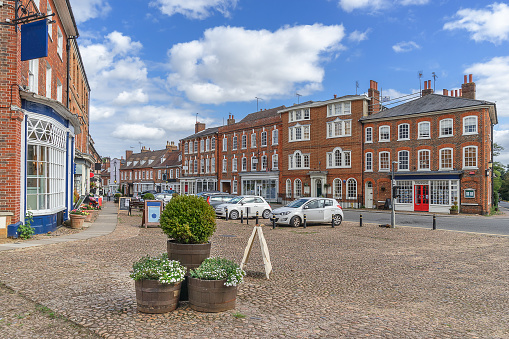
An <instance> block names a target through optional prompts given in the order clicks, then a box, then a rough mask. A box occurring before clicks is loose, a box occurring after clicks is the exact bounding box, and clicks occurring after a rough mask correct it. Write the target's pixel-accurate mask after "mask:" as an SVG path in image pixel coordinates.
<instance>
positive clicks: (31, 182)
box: [27, 178, 37, 188]
mask: <svg viewBox="0 0 509 339" xmlns="http://www.w3.org/2000/svg"><path fill="white" fill-rule="evenodd" d="M27 188H37V179H36V178H27Z"/></svg>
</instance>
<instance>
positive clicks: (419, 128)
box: [417, 121, 431, 139]
mask: <svg viewBox="0 0 509 339" xmlns="http://www.w3.org/2000/svg"><path fill="white" fill-rule="evenodd" d="M424 125H427V126H428V136H422V133H421V130H422V128H423V127H422V126H424ZM417 139H431V123H430V122H429V121H421V122H420V123H418V124H417Z"/></svg>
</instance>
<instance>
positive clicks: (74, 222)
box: [69, 214, 86, 228]
mask: <svg viewBox="0 0 509 339" xmlns="http://www.w3.org/2000/svg"><path fill="white" fill-rule="evenodd" d="M69 217H70V219H71V228H83V222H84V221H85V217H86V216H85V215H79V214H69Z"/></svg>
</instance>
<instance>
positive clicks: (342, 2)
mask: <svg viewBox="0 0 509 339" xmlns="http://www.w3.org/2000/svg"><path fill="white" fill-rule="evenodd" d="M427 3H429V0H395V1H391V0H339V7H341V8H342V9H343V10H344V11H345V12H352V11H354V10H357V9H362V10H368V11H370V12H376V11H379V10H382V9H388V8H390V7H391V6H395V5H399V6H412V5H426V4H427Z"/></svg>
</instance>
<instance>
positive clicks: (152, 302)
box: [135, 280, 181, 313]
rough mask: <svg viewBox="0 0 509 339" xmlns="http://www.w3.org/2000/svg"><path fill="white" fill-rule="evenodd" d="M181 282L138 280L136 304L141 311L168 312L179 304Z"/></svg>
mask: <svg viewBox="0 0 509 339" xmlns="http://www.w3.org/2000/svg"><path fill="white" fill-rule="evenodd" d="M180 286H181V283H177V284H170V285H168V284H161V283H160V282H159V281H157V280H137V281H135V287H136V305H137V308H138V311H139V312H143V313H167V312H171V311H173V310H175V309H176V308H177V306H178V302H179V296H180Z"/></svg>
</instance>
